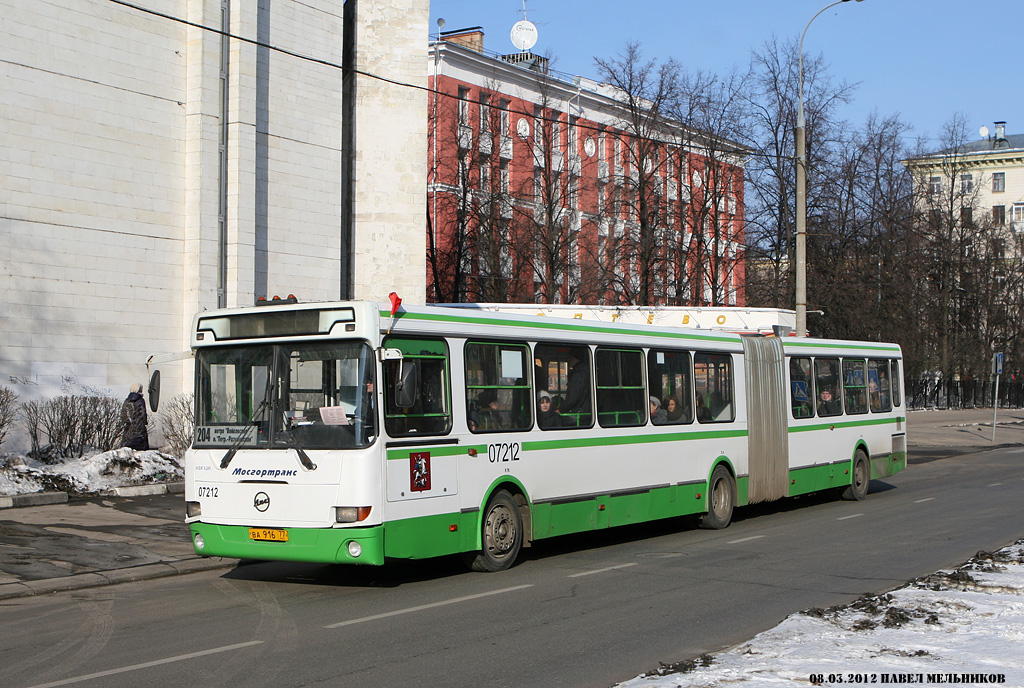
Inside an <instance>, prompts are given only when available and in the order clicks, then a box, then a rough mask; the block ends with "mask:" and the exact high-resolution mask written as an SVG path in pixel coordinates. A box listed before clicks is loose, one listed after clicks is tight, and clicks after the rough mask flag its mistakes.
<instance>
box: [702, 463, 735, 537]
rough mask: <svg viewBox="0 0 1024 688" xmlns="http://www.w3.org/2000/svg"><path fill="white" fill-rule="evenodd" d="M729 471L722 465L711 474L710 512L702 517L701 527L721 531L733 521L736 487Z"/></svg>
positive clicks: (709, 491)
mask: <svg viewBox="0 0 1024 688" xmlns="http://www.w3.org/2000/svg"><path fill="white" fill-rule="evenodd" d="M735 485H736V484H735V483H734V482H733V479H732V474H731V473H729V469H727V468H726V467H725V466H722V465H721V464H720V465H718V466H717V467H715V470H714V471H712V472H711V482H709V483H708V512H707V513H706V514H704V515H703V516H701V517H700V527H701V528H705V529H708V530H720V529H722V528H725V527H726V526H728V525H729V523H730V522H731V521H732V512H733V509H734V508H735V506H736V500H735V495H736V487H735Z"/></svg>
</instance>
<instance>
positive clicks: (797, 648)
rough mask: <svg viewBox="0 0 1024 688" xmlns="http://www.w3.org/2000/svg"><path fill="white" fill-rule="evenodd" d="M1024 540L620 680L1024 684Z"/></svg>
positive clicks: (688, 687)
mask: <svg viewBox="0 0 1024 688" xmlns="http://www.w3.org/2000/svg"><path fill="white" fill-rule="evenodd" d="M1022 647H1024V540H1018V541H1017V543H1016V544H1014V545H1011V546H1010V547H1006V548H1004V549H1001V550H999V551H998V552H996V553H994V554H992V553H987V552H979V553H978V554H977V556H975V557H974V558H973V559H971V560H970V561H969V562H967V563H966V564H964V565H963V566H961V567H959V568H957V569H955V570H953V571H940V572H938V573H934V574H931V575H929V576H925V577H924V578H920V579H918V580H915V581H912V582H911V583H908V584H907V585H905V586H903V587H901V588H898V589H896V590H893V591H891V592H888V593H885V594H882V595H875V596H869V597H863V598H861V599H859V600H857V601H855V602H853V603H851V604H848V605H844V606H842V607H835V608H830V609H809V610H806V611H804V612H800V613H798V614H794V615H792V616H790V617H789V618H787V619H785V620H784V621H783V622H782V623H781V624H779V625H778V626H776V627H775V628H773V629H771V630H768V631H765V632H764V633H761V634H759V635H757V636H755V637H754V638H753V639H752V640H750V641H749V642H746V643H744V644H742V645H740V646H738V647H735V648H733V649H732V650H729V651H728V652H723V653H721V654H717V655H713V656H712V655H704V656H703V657H700V658H698V659H697V660H694V661H690V662H683V663H680V664H678V665H673V666H663V667H661V669H660V670H658V671H656V672H651V673H650V674H646V675H642V676H638V677H637V678H635V679H632V680H630V681H627V682H625V683H620V684H619V685H618V686H617V687H616V688H725V687H732V686H737V687H739V688H777V687H778V686H789V685H822V686H833V685H836V686H838V685H843V686H858V685H883V684H904V685H906V684H922V685H947V684H948V685H960V686H987V685H991V684H997V685H1004V686H1017V687H1018V688H1020V687H1022V686H1024V653H1022V652H1021V648H1022Z"/></svg>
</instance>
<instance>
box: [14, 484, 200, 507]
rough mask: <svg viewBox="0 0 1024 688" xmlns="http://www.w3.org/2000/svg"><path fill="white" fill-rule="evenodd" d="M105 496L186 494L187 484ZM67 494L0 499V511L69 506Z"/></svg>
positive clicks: (146, 487)
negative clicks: (50, 505)
mask: <svg viewBox="0 0 1024 688" xmlns="http://www.w3.org/2000/svg"><path fill="white" fill-rule="evenodd" d="M100 494H101V495H103V496H108V497H110V496H113V497H146V496H149V495H161V494H185V483H184V482H176V483H154V484H152V485H126V486H124V487H115V488H113V489H112V490H104V491H103V492H101V493H100ZM67 502H68V493H67V492H32V493H30V494H23V495H14V496H13V497H0V509H14V508H18V507H23V506H44V505H46V504H67Z"/></svg>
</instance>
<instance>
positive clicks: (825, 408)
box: [818, 387, 843, 416]
mask: <svg viewBox="0 0 1024 688" xmlns="http://www.w3.org/2000/svg"><path fill="white" fill-rule="evenodd" d="M842 411H843V409H842V407H841V406H840V405H839V400H838V399H836V398H834V396H833V392H832V390H831V389H829V388H827V387H826V388H825V389H823V390H821V394H820V398H819V400H818V415H819V416H838V415H839V414H840V413H842Z"/></svg>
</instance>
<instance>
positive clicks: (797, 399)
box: [789, 357, 814, 418]
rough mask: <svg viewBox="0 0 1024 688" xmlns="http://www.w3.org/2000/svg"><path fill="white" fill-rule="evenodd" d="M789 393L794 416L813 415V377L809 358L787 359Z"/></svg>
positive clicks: (807, 416)
mask: <svg viewBox="0 0 1024 688" xmlns="http://www.w3.org/2000/svg"><path fill="white" fill-rule="evenodd" d="M789 395H790V397H789V398H790V406H791V407H792V409H793V417H794V418H810V417H812V416H813V415H814V405H813V403H814V378H813V377H812V376H811V359H810V358H803V357H799V358H798V357H793V358H791V359H789Z"/></svg>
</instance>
